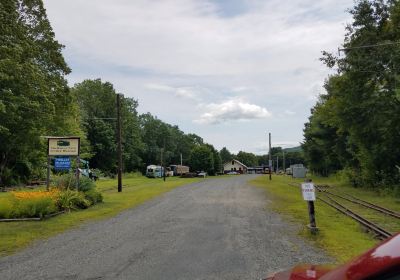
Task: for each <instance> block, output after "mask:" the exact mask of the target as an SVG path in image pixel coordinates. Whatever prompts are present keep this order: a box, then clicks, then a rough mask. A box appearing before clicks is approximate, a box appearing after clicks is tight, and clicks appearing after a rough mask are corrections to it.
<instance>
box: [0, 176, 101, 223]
mask: <svg viewBox="0 0 400 280" xmlns="http://www.w3.org/2000/svg"><path fill="white" fill-rule="evenodd" d="M64 181H65V180H64ZM82 181H83V183H82V185H84V186H85V188H84V191H76V190H74V189H72V187H71V186H70V185H65V184H63V185H59V186H56V187H53V188H51V189H50V190H49V191H43V190H41V191H12V192H11V196H10V197H9V198H8V199H6V200H2V203H1V204H0V219H3V220H5V221H12V220H18V219H31V220H37V219H42V218H43V217H46V216H51V215H53V214H55V213H59V212H65V211H66V212H70V211H71V210H77V209H86V208H88V207H90V206H91V205H94V204H96V203H99V202H102V201H103V197H102V195H101V193H100V192H98V191H97V190H96V189H95V185H94V184H93V183H90V182H88V181H86V180H85V179H83V180H82Z"/></svg>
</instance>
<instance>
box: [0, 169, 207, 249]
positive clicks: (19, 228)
mask: <svg viewBox="0 0 400 280" xmlns="http://www.w3.org/2000/svg"><path fill="white" fill-rule="evenodd" d="M198 180H200V179H197V178H193V179H192V178H190V179H181V178H175V177H174V178H167V181H166V182H163V181H162V179H148V178H146V177H138V176H132V175H127V176H126V177H125V178H124V180H123V191H122V193H118V192H117V182H116V180H100V181H98V182H97V187H98V189H99V190H100V191H101V192H102V194H103V196H104V202H103V203H100V204H97V205H95V206H93V207H90V208H88V209H85V210H79V211H74V212H71V213H68V214H62V215H59V216H56V217H54V218H51V219H48V220H45V221H40V222H11V223H0V257H1V256H5V255H8V254H11V253H14V252H16V251H18V250H20V249H22V248H25V247H26V246H28V245H30V244H31V243H32V242H33V241H35V240H38V239H45V238H48V237H50V236H54V235H56V234H58V233H61V232H63V231H65V230H67V229H71V228H73V227H76V226H79V225H81V224H82V223H84V222H87V221H94V220H99V219H105V218H109V217H112V216H114V215H116V214H118V213H119V212H121V211H123V210H126V209H128V208H132V207H135V206H138V205H139V204H141V203H143V202H145V201H147V200H150V199H152V198H154V197H156V196H158V195H161V194H163V193H166V192H168V191H170V190H172V189H174V188H176V187H178V186H182V185H185V184H189V183H192V182H196V181H198ZM9 196H10V194H9V193H1V194H0V203H2V202H4V201H6V200H7V199H8V197H9Z"/></svg>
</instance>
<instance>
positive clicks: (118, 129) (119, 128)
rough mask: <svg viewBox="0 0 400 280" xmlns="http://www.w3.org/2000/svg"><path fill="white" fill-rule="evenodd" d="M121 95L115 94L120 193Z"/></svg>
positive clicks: (120, 190) (119, 185) (119, 189)
mask: <svg viewBox="0 0 400 280" xmlns="http://www.w3.org/2000/svg"><path fill="white" fill-rule="evenodd" d="M120 98H121V95H120V94H117V142H118V149H117V153H118V170H117V171H118V192H122V133H121V100H120Z"/></svg>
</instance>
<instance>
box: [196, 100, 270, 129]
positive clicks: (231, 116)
mask: <svg viewBox="0 0 400 280" xmlns="http://www.w3.org/2000/svg"><path fill="white" fill-rule="evenodd" d="M203 106H204V108H205V109H206V112H205V113H203V114H202V115H201V116H200V118H199V119H197V120H195V122H197V123H200V124H218V123H223V122H228V121H238V120H251V119H263V118H267V117H269V116H271V113H270V112H268V111H267V109H265V108H263V107H260V106H258V105H255V104H250V103H247V102H245V101H243V100H241V99H231V100H228V101H225V102H222V103H219V104H215V103H211V104H208V105H203Z"/></svg>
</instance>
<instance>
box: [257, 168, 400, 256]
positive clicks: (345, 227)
mask: <svg viewBox="0 0 400 280" xmlns="http://www.w3.org/2000/svg"><path fill="white" fill-rule="evenodd" d="M302 181H303V180H300V179H292V178H291V177H289V176H283V175H281V176H273V178H272V181H269V180H268V176H261V177H257V178H256V179H255V180H253V181H252V184H253V185H255V186H258V187H261V188H263V189H264V190H265V191H266V192H267V194H268V197H269V199H270V201H271V203H269V204H268V207H270V208H271V209H273V210H274V211H276V212H279V213H281V214H282V215H283V217H284V218H285V219H287V220H289V221H293V222H296V223H299V224H300V225H303V226H302V227H301V229H300V231H299V234H300V235H302V236H305V237H307V238H309V239H310V240H312V241H313V242H315V244H316V245H317V246H319V247H321V248H323V249H324V250H326V252H327V253H328V254H330V255H331V256H333V257H334V258H335V259H336V260H337V262H338V263H343V262H345V261H348V260H349V259H351V258H352V257H354V256H356V255H358V254H360V253H362V252H363V251H365V250H367V249H369V248H371V247H372V246H374V245H375V244H377V243H378V242H379V241H378V240H376V239H374V238H373V236H372V235H371V234H369V233H366V232H365V230H364V229H363V228H362V227H361V226H360V225H359V224H358V223H357V222H355V221H354V220H352V219H351V218H349V217H347V216H345V215H343V214H341V213H339V212H338V211H337V210H335V209H333V208H331V207H330V206H327V205H326V204H324V203H323V202H321V201H318V200H317V201H316V202H315V211H316V223H317V227H318V228H319V231H318V233H317V234H316V235H311V234H310V232H309V230H308V228H307V227H306V225H307V224H308V223H309V220H308V210H307V204H306V202H305V201H304V200H303V199H302V196H301V192H300V188H298V187H296V186H293V185H289V183H292V184H293V183H301V182H302ZM313 182H314V183H316V184H322V183H323V184H333V185H334V187H333V190H334V191H335V192H337V193H339V192H340V191H343V192H346V193H351V194H353V195H354V196H358V197H360V198H363V199H365V200H367V201H370V202H373V203H377V204H380V205H385V207H388V208H392V209H393V210H398V209H399V208H400V205H399V202H398V201H397V200H396V199H395V198H393V197H390V196H378V195H377V194H376V193H375V192H373V191H367V190H362V189H354V188H352V187H350V186H347V185H346V184H344V183H339V182H338V181H337V180H335V179H334V178H328V179H321V178H313ZM318 195H319V194H318V193H317V196H318ZM358 210H361V209H358ZM367 211H368V210H367ZM365 213H366V212H365ZM370 215H372V214H371V213H370ZM373 215H375V217H376V219H378V216H380V218H379V221H380V222H381V225H382V226H385V225H386V226H387V224H385V219H386V217H385V216H384V215H381V214H376V213H374V214H373ZM397 223H398V222H397Z"/></svg>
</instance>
